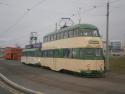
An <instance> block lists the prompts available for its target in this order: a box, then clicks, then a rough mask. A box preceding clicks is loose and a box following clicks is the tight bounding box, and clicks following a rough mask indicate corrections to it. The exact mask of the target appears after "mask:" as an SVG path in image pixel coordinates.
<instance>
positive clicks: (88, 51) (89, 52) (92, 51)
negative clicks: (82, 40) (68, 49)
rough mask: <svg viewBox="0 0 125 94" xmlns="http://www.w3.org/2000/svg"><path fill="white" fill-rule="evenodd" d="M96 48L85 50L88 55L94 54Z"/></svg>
mask: <svg viewBox="0 0 125 94" xmlns="http://www.w3.org/2000/svg"><path fill="white" fill-rule="evenodd" d="M94 50H95V49H86V51H85V54H86V56H94V55H95V52H94Z"/></svg>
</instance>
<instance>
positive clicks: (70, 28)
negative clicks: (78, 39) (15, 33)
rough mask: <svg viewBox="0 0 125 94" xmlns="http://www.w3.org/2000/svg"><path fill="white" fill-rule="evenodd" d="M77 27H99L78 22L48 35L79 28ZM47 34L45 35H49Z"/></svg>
mask: <svg viewBox="0 0 125 94" xmlns="http://www.w3.org/2000/svg"><path fill="white" fill-rule="evenodd" d="M77 28H79V29H97V27H96V26H94V25H92V24H76V25H72V26H68V27H65V28H61V29H59V30H58V31H57V32H52V33H49V34H47V35H51V34H55V33H59V32H63V31H70V30H73V29H77ZM47 35H45V36H47Z"/></svg>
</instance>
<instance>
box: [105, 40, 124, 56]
mask: <svg viewBox="0 0 125 94" xmlns="http://www.w3.org/2000/svg"><path fill="white" fill-rule="evenodd" d="M103 50H104V54H105V52H106V41H103ZM109 54H110V55H114V56H119V55H124V48H123V43H122V41H120V40H111V41H110V42H109Z"/></svg>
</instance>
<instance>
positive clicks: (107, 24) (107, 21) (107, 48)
mask: <svg viewBox="0 0 125 94" xmlns="http://www.w3.org/2000/svg"><path fill="white" fill-rule="evenodd" d="M109 6H110V4H109V1H108V2H107V14H106V66H105V67H106V70H107V71H109V70H110V64H109Z"/></svg>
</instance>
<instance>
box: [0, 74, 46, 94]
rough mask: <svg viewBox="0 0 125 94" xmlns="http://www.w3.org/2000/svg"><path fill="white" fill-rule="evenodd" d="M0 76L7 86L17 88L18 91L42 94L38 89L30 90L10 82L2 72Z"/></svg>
mask: <svg viewBox="0 0 125 94" xmlns="http://www.w3.org/2000/svg"><path fill="white" fill-rule="evenodd" d="M0 78H1V79H2V80H3V81H4V82H5V83H7V84H8V85H9V86H11V87H13V88H15V89H17V90H19V91H22V92H24V94H44V93H42V92H39V91H35V90H31V89H28V88H25V87H23V86H21V85H18V84H16V83H15V82H12V81H11V80H9V79H8V78H6V77H5V76H4V75H3V74H1V73H0Z"/></svg>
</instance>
